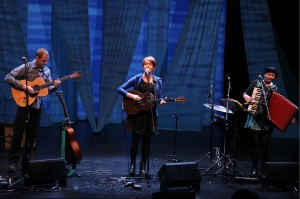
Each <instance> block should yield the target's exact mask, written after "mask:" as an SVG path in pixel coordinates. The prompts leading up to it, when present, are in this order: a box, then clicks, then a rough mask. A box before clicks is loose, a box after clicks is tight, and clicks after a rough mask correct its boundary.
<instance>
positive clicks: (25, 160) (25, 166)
mask: <svg viewBox="0 0 300 199" xmlns="http://www.w3.org/2000/svg"><path fill="white" fill-rule="evenodd" d="M22 60H23V61H25V85H26V91H25V97H26V108H27V117H26V122H25V133H24V134H23V138H25V140H24V155H23V160H22V162H23V172H24V171H25V172H27V171H28V169H29V160H28V154H27V153H28V150H27V133H28V129H27V128H28V122H29V120H30V110H29V92H28V71H27V69H28V60H27V59H26V58H25V57H23V58H22Z"/></svg>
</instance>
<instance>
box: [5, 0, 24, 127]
mask: <svg viewBox="0 0 300 199" xmlns="http://www.w3.org/2000/svg"><path fill="white" fill-rule="evenodd" d="M18 6H20V7H22V8H23V10H22V13H20V11H19V10H18ZM23 6H24V5H23ZM23 6H22V4H21V3H20V1H17V0H11V1H2V2H1V6H0V29H1V31H0V57H1V67H0V78H1V81H2V82H1V84H0V88H1V92H0V98H1V102H0V105H1V117H0V118H1V120H2V122H13V121H14V118H15V114H16V111H15V110H16V107H17V106H16V103H15V101H14V100H13V98H12V97H11V96H12V94H11V87H10V86H9V85H8V84H7V83H6V82H4V77H5V76H6V74H7V73H8V72H10V71H11V70H12V69H13V68H15V67H17V66H19V65H21V64H22V60H21V58H22V57H24V56H27V57H28V53H27V47H26V34H27V30H26V27H27V26H26V25H23V26H22V25H21V24H22V23H21V19H22V20H23V19H24V18H25V19H26V15H27V6H26V5H25V6H24V7H23Z"/></svg>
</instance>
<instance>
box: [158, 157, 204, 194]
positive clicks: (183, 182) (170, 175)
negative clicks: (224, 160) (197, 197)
mask: <svg viewBox="0 0 300 199" xmlns="http://www.w3.org/2000/svg"><path fill="white" fill-rule="evenodd" d="M158 177H159V180H160V191H162V192H166V191H168V188H174V187H186V186H191V187H192V189H193V190H194V191H200V181H201V176H200V172H199V169H198V164H197V163H196V162H179V163H165V164H164V165H163V166H162V167H161V168H160V170H159V171H158Z"/></svg>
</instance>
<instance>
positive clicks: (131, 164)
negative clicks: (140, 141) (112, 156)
mask: <svg viewBox="0 0 300 199" xmlns="http://www.w3.org/2000/svg"><path fill="white" fill-rule="evenodd" d="M128 173H129V175H130V176H134V175H135V162H131V163H130V168H129V172H128Z"/></svg>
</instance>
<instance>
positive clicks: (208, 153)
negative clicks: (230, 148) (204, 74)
mask: <svg viewBox="0 0 300 199" xmlns="http://www.w3.org/2000/svg"><path fill="white" fill-rule="evenodd" d="M208 98H210V101H211V107H210V108H211V109H210V151H208V152H207V153H206V154H205V155H203V156H202V157H201V158H200V159H199V161H201V160H202V159H203V158H205V157H208V158H209V159H210V163H212V162H213V157H212V153H213V130H214V128H213V124H214V87H213V84H211V85H210V90H209V95H208ZM216 152H217V151H216ZM209 169H210V167H209V168H208V170H209ZM205 172H206V171H205Z"/></svg>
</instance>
